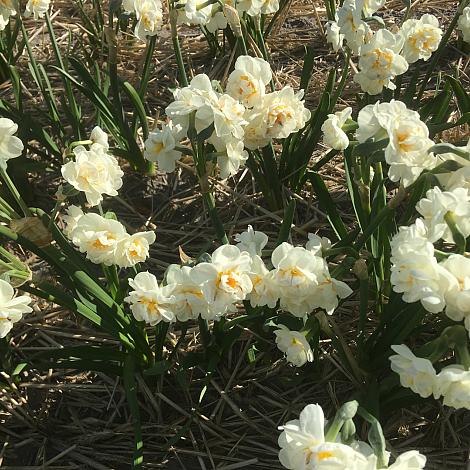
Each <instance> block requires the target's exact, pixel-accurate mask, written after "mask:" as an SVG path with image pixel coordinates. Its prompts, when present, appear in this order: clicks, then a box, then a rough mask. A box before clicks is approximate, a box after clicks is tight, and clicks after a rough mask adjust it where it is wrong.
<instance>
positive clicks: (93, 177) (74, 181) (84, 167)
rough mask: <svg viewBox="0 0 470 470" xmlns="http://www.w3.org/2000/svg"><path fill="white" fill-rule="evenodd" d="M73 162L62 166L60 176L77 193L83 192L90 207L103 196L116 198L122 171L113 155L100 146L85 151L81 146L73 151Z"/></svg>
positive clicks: (120, 184)
mask: <svg viewBox="0 0 470 470" xmlns="http://www.w3.org/2000/svg"><path fill="white" fill-rule="evenodd" d="M73 153H74V155H75V160H74V161H70V162H68V163H66V164H65V165H63V166H62V176H63V177H64V179H65V180H66V181H67V182H68V183H70V184H71V185H72V186H73V187H74V188H75V189H77V190H78V191H83V192H84V193H85V197H86V199H87V201H88V203H89V204H90V206H97V205H98V204H100V203H101V201H102V200H103V194H107V195H108V196H116V195H117V194H118V189H120V188H121V186H122V177H123V175H124V173H123V171H122V170H121V168H120V167H119V163H118V161H117V160H116V158H115V157H114V156H113V155H110V154H108V153H106V152H105V151H104V148H103V147H102V146H101V145H98V146H96V145H95V146H92V148H90V150H87V149H86V148H85V147H83V146H82V145H80V146H78V147H75V148H74V149H73Z"/></svg>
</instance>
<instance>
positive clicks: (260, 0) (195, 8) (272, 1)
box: [174, 0, 279, 33]
mask: <svg viewBox="0 0 470 470" xmlns="http://www.w3.org/2000/svg"><path fill="white" fill-rule="evenodd" d="M227 7H229V8H231V9H232V10H235V11H234V13H235V14H237V15H239V16H242V15H243V14H244V13H246V14H247V15H248V16H253V17H257V16H259V15H269V14H271V13H276V12H277V11H278V10H279V0H241V1H238V2H231V1H227V2H225V1H224V2H216V1H207V0H177V1H176V2H175V6H174V8H175V9H176V11H177V12H178V22H179V23H180V24H187V25H198V26H202V27H204V28H205V29H207V31H209V32H210V33H215V32H216V31H217V30H218V29H225V28H226V27H227V25H231V21H230V17H229V15H230V13H228V12H227Z"/></svg>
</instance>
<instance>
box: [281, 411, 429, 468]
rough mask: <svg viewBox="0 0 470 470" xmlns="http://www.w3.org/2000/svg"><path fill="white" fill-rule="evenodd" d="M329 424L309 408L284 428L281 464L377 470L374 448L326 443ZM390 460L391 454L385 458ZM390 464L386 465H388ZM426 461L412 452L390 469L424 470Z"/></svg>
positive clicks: (364, 444)
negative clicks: (326, 428)
mask: <svg viewBox="0 0 470 470" xmlns="http://www.w3.org/2000/svg"><path fill="white" fill-rule="evenodd" d="M326 424H327V423H326V421H325V416H324V413H323V410H322V408H321V406H320V405H316V404H315V405H307V406H306V407H305V408H304V409H303V410H302V412H301V413H300V416H299V419H295V420H292V421H289V422H288V423H286V424H285V425H284V426H281V427H280V429H281V430H282V434H281V435H280V436H279V440H278V443H279V447H280V448H281V450H280V452H279V460H280V461H281V464H282V465H283V466H284V467H285V468H288V469H289V470H314V469H315V470H322V469H323V470H328V469H333V468H334V469H338V470H376V469H377V468H382V466H381V465H380V467H378V465H379V463H378V458H377V456H376V455H375V454H374V451H373V449H372V447H371V446H370V445H369V444H367V443H366V442H363V441H357V440H353V441H352V442H350V443H348V444H344V443H342V442H341V440H340V439H339V438H337V439H334V437H333V439H329V440H327V439H326V434H327V433H326V431H325V427H326ZM382 457H383V460H385V461H388V460H389V454H388V453H387V454H386V455H385V456H382ZM386 463H387V462H385V464H386ZM425 464H426V457H424V456H423V455H422V454H420V453H419V452H417V451H415V450H412V451H408V452H405V453H403V454H401V455H399V456H398V458H397V459H396V461H395V462H394V463H393V464H391V465H389V466H388V467H387V468H388V469H392V470H422V469H424V466H425Z"/></svg>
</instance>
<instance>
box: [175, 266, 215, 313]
mask: <svg viewBox="0 0 470 470" xmlns="http://www.w3.org/2000/svg"><path fill="white" fill-rule="evenodd" d="M191 271H192V268H190V267H189V266H178V265H176V264H172V265H170V266H169V268H168V270H167V272H166V282H167V284H168V286H170V287H169V292H170V294H171V296H172V297H173V298H174V300H173V302H172V304H171V306H170V307H169V308H171V310H172V311H173V313H174V314H175V316H176V318H177V319H178V320H179V321H187V320H196V319H197V318H198V316H199V315H201V316H202V317H203V318H207V317H209V316H210V308H211V307H210V305H209V303H208V299H207V298H206V296H205V293H204V292H203V291H202V289H201V286H200V285H199V283H196V282H194V280H193V278H192V276H191Z"/></svg>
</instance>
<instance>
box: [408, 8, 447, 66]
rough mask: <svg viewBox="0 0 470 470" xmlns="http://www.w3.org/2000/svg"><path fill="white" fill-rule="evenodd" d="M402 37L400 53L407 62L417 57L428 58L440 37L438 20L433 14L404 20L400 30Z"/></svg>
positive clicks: (412, 61)
mask: <svg viewBox="0 0 470 470" xmlns="http://www.w3.org/2000/svg"><path fill="white" fill-rule="evenodd" d="M399 34H400V35H402V36H403V38H404V43H403V49H402V51H401V55H402V56H403V57H404V58H405V59H406V61H407V62H408V63H409V64H413V63H414V62H417V61H418V60H419V59H423V60H425V61H426V60H429V58H430V57H431V55H432V53H433V52H434V51H435V50H437V48H438V47H439V44H440V42H441V39H442V29H441V28H440V27H439V20H438V19H437V18H436V17H435V16H434V15H429V14H425V15H423V16H422V17H421V18H420V19H419V20H418V19H410V20H406V21H405V22H404V23H403V25H402V27H401V30H400V33H399Z"/></svg>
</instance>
